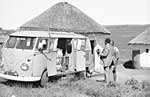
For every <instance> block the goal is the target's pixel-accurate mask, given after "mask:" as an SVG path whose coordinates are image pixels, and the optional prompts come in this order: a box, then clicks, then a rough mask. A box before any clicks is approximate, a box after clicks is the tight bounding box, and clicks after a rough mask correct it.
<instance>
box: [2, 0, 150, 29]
mask: <svg viewBox="0 0 150 97" xmlns="http://www.w3.org/2000/svg"><path fill="white" fill-rule="evenodd" d="M58 2H68V3H70V4H72V5H74V6H75V7H77V8H78V9H80V10H81V11H83V12H84V13H85V14H87V15H88V16H89V17H91V18H92V19H94V20H95V21H96V22H98V23H99V24H101V25H123V24H150V0H0V27H2V28H4V29H17V28H18V27H19V26H21V25H22V24H24V23H25V22H27V21H29V20H30V19H32V18H34V17H35V16H37V15H39V14H40V13H42V12H43V11H45V10H46V9H48V8H50V7H51V6H53V5H55V4H56V3H58Z"/></svg>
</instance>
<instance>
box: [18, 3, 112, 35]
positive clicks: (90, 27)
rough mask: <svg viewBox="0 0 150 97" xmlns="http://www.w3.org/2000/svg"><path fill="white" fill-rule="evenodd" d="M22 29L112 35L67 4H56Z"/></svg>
mask: <svg viewBox="0 0 150 97" xmlns="http://www.w3.org/2000/svg"><path fill="white" fill-rule="evenodd" d="M20 29H23V30H29V29H30V30H58V31H62V30H63V31H72V32H79V33H90V32H95V33H104V34H110V32H109V31H108V30H107V29H105V28H104V27H103V26H101V25H100V24H98V23H97V22H96V21H94V20H93V19H91V18H90V17H88V16H87V15H86V14H84V13H83V12H82V11H80V10H79V9H78V8H76V7H75V6H73V5H71V4H69V3H67V2H60V3H57V4H55V5H54V6H52V7H51V8H49V9H47V10H46V11H44V12H43V13H41V14H40V15H38V16H37V17H35V18H33V19H31V20H30V21H28V22H26V23H25V24H23V25H22V26H21V27H20Z"/></svg>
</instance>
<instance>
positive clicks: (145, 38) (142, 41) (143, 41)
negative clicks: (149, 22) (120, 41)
mask: <svg viewBox="0 0 150 97" xmlns="http://www.w3.org/2000/svg"><path fill="white" fill-rule="evenodd" d="M128 44H129V45H137V44H139V45H150V28H148V29H147V30H145V31H144V32H142V33H141V34H139V35H138V36H136V37H135V38H134V39H132V40H131V41H130V42H129V43H128Z"/></svg>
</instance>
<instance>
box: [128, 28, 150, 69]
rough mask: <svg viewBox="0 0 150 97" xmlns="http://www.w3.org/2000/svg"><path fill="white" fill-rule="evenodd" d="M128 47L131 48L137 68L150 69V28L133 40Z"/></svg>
mask: <svg viewBox="0 0 150 97" xmlns="http://www.w3.org/2000/svg"><path fill="white" fill-rule="evenodd" d="M128 45H130V46H131V50H132V60H133V62H134V66H135V68H141V67H150V28H148V29H147V30H145V31H144V32H142V33H141V34H139V35H138V36H137V37H135V38H134V39H132V40H131V41H130V42H129V43H128Z"/></svg>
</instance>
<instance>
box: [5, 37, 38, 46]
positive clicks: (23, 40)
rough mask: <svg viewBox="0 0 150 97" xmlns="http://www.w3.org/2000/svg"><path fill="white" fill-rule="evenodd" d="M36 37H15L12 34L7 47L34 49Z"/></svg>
mask: <svg viewBox="0 0 150 97" xmlns="http://www.w3.org/2000/svg"><path fill="white" fill-rule="evenodd" d="M35 39H36V38H35V37H15V36H10V37H9V39H8V41H7V43H6V48H15V47H16V48H17V49H33V47H34V45H35Z"/></svg>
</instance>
